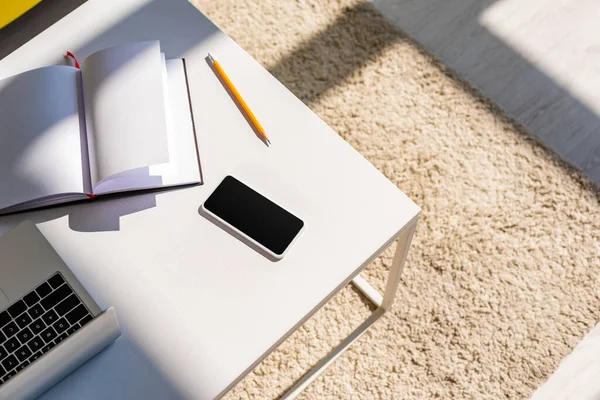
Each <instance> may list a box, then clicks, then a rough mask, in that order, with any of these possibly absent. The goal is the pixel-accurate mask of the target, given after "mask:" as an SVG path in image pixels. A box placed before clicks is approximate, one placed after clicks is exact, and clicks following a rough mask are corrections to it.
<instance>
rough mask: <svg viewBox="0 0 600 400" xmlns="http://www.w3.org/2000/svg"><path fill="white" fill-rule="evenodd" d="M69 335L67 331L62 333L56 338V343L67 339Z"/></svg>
mask: <svg viewBox="0 0 600 400" xmlns="http://www.w3.org/2000/svg"><path fill="white" fill-rule="evenodd" d="M67 337H68V335H67V334H66V333H63V334H62V335H60V336H59V337H57V338H56V340H55V341H54V343H56V344H59V343H60V342H62V341H63V340H65V339H66V338H67Z"/></svg>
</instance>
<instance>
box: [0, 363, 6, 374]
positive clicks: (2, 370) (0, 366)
mask: <svg viewBox="0 0 600 400" xmlns="http://www.w3.org/2000/svg"><path fill="white" fill-rule="evenodd" d="M4 374H6V371H5V370H4V367H2V365H0V376H4Z"/></svg>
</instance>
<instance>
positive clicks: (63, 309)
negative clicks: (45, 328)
mask: <svg viewBox="0 0 600 400" xmlns="http://www.w3.org/2000/svg"><path fill="white" fill-rule="evenodd" d="M79 303H80V301H79V299H78V298H77V296H76V295H74V294H72V295H70V296H69V297H67V298H66V299H64V300H63V301H62V302H60V303H58V305H57V306H56V308H55V309H54V310H55V311H56V312H57V313H58V315H65V314H66V313H68V312H69V311H71V310H72V309H73V308H75V307H76V306H77V305H78V304H79Z"/></svg>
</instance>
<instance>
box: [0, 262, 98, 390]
mask: <svg viewBox="0 0 600 400" xmlns="http://www.w3.org/2000/svg"><path fill="white" fill-rule="evenodd" d="M91 320H92V315H91V313H90V312H89V310H88V309H87V308H86V306H85V305H84V304H83V303H82V302H81V300H80V299H79V297H78V296H77V295H76V294H75V292H73V289H71V287H70V286H69V284H67V283H66V281H65V279H64V278H63V276H62V275H61V274H60V273H56V274H55V275H53V276H52V277H51V278H50V279H48V280H47V281H45V282H44V283H42V284H41V285H39V286H38V287H37V288H35V289H34V290H32V291H31V292H30V293H28V294H27V295H25V296H23V298H21V299H20V300H18V301H16V302H15V303H13V304H12V305H11V306H10V307H8V308H7V309H6V310H4V311H0V385H2V384H3V383H5V382H6V381H8V380H9V379H10V378H12V377H13V376H15V375H16V374H17V373H18V372H20V371H21V370H23V369H24V368H25V367H27V366H28V365H29V364H31V363H32V362H33V361H35V360H37V359H38V358H39V357H41V356H42V355H43V354H44V353H47V352H48V351H50V350H51V349H52V348H53V347H54V346H56V345H57V344H59V343H60V342H62V341H63V340H65V339H66V338H67V337H68V336H69V335H72V334H73V333H75V332H77V330H78V329H79V328H81V327H82V326H83V325H85V324H87V323H88V322H90V321H91Z"/></svg>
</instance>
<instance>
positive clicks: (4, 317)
mask: <svg viewBox="0 0 600 400" xmlns="http://www.w3.org/2000/svg"><path fill="white" fill-rule="evenodd" d="M11 320H12V318H11V317H10V315H8V311H2V312H0V328H2V327H3V326H4V325H6V324H8V323H9V322H10V321H11Z"/></svg>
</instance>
